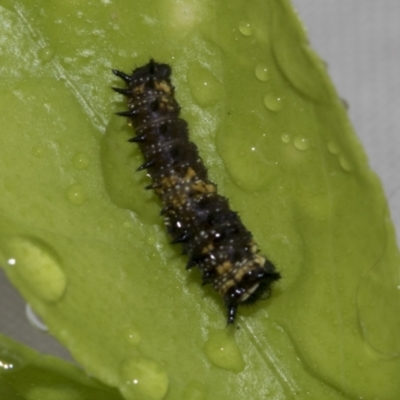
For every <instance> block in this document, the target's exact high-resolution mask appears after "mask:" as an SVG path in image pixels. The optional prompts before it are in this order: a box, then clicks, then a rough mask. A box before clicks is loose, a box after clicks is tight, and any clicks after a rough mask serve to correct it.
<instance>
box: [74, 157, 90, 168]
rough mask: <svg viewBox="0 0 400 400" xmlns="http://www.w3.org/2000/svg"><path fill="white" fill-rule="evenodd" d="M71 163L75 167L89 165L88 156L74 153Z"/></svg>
mask: <svg viewBox="0 0 400 400" xmlns="http://www.w3.org/2000/svg"><path fill="white" fill-rule="evenodd" d="M72 164H73V166H74V167H75V168H76V169H86V168H87V167H88V165H89V158H88V157H87V156H86V155H85V154H83V153H76V154H75V155H74V157H73V158H72Z"/></svg>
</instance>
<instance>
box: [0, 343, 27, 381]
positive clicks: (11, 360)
mask: <svg viewBox="0 0 400 400" xmlns="http://www.w3.org/2000/svg"><path fill="white" fill-rule="evenodd" d="M25 364H26V362H25V361H24V360H23V359H22V358H20V357H18V356H17V355H16V354H12V353H10V351H9V350H8V349H6V348H0V375H2V374H6V373H8V372H14V371H16V370H17V369H20V368H22V367H23V366H24V365H25Z"/></svg>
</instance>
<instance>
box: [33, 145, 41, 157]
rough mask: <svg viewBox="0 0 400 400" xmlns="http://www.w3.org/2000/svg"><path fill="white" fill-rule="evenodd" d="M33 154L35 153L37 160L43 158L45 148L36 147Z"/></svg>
mask: <svg viewBox="0 0 400 400" xmlns="http://www.w3.org/2000/svg"><path fill="white" fill-rule="evenodd" d="M32 152H33V155H34V156H35V157H37V158H42V157H43V155H44V150H43V147H39V146H35V147H34V148H33V149H32Z"/></svg>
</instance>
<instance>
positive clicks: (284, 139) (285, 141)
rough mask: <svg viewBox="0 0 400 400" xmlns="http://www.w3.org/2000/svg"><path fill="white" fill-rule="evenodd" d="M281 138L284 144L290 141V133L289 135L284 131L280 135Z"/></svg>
mask: <svg viewBox="0 0 400 400" xmlns="http://www.w3.org/2000/svg"><path fill="white" fill-rule="evenodd" d="M281 140H282V142H283V143H285V144H287V143H290V135H289V134H288V133H284V134H283V135H282V136H281Z"/></svg>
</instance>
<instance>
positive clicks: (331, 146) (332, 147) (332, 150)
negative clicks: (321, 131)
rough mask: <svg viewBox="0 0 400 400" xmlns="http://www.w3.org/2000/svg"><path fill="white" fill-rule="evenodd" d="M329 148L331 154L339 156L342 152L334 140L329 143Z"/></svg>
mask: <svg viewBox="0 0 400 400" xmlns="http://www.w3.org/2000/svg"><path fill="white" fill-rule="evenodd" d="M327 147H328V151H329V153H331V154H339V152H340V149H339V146H338V145H337V144H336V143H335V142H333V141H332V140H331V141H329V142H328V145H327Z"/></svg>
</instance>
